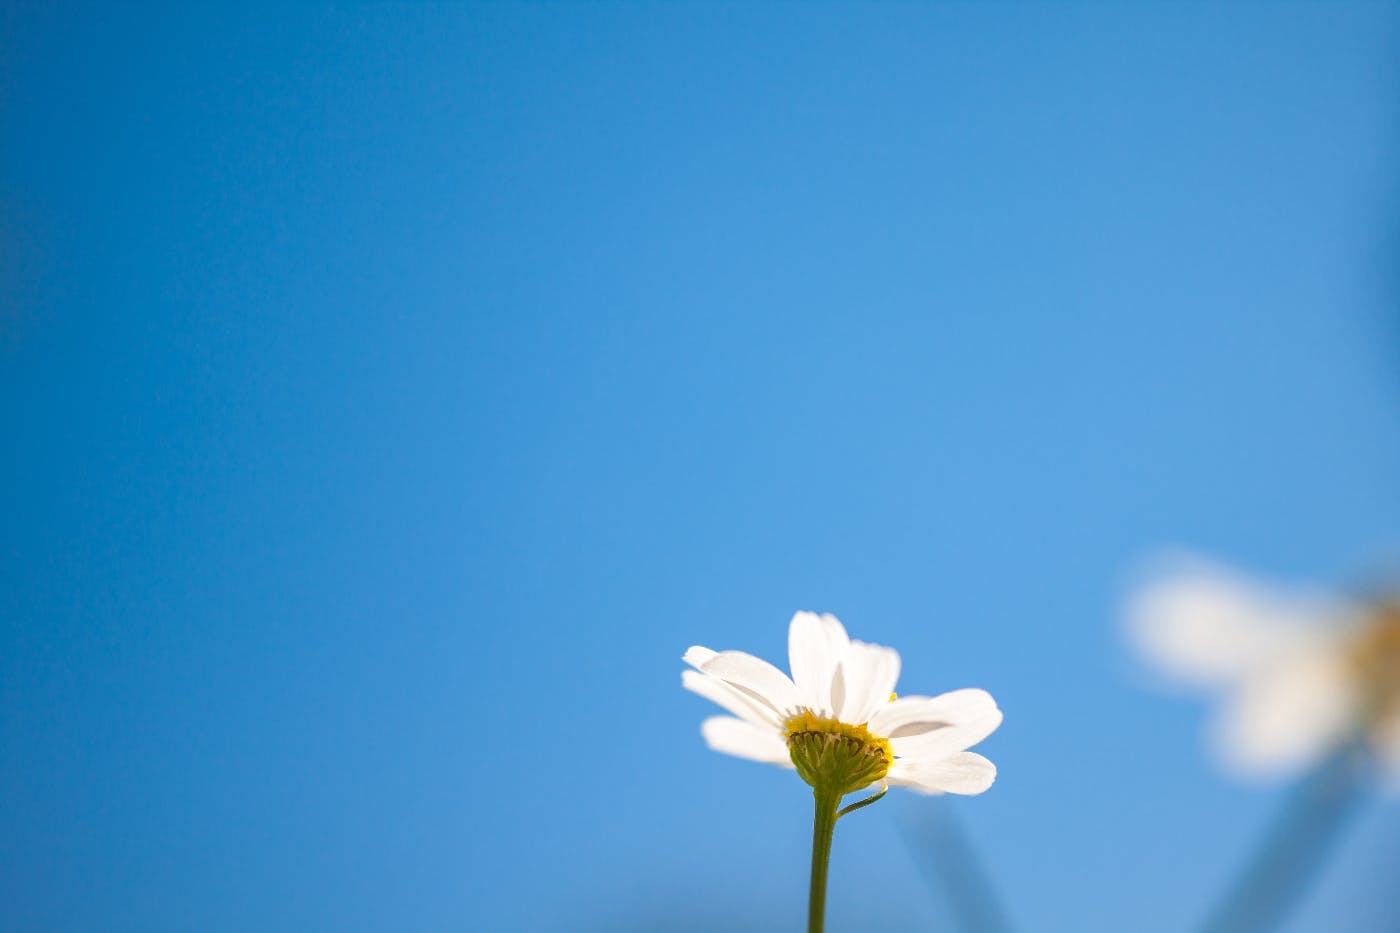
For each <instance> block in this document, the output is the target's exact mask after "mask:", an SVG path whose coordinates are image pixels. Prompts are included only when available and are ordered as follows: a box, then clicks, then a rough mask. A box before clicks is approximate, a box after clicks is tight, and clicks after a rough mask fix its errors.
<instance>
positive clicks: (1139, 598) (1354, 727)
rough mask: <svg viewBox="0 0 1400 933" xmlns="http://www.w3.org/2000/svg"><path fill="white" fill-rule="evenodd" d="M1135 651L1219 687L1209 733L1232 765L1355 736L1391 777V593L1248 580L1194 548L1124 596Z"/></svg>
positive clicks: (1399, 640) (1396, 733)
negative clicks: (1381, 596)
mask: <svg viewBox="0 0 1400 933" xmlns="http://www.w3.org/2000/svg"><path fill="white" fill-rule="evenodd" d="M1128 614H1129V622H1130V624H1131V626H1132V630H1133V633H1134V635H1135V636H1136V638H1137V640H1138V642H1139V645H1140V647H1141V648H1142V650H1143V652H1144V654H1146V655H1147V656H1148V657H1149V658H1151V659H1152V660H1153V661H1155V662H1156V663H1157V664H1158V665H1159V666H1160V667H1162V668H1163V669H1164V670H1166V671H1167V672H1169V673H1171V674H1173V675H1175V676H1176V677H1178V678H1179V679H1182V680H1185V681H1187V682H1190V683H1193V684H1195V685H1196V686H1199V687H1202V688H1205V689H1207V690H1211V691H1213V692H1217V693H1220V694H1222V695H1223V698H1224V708H1223V709H1222V711H1221V715H1220V717H1219V719H1218V721H1217V723H1216V730H1215V731H1216V743H1217V745H1218V747H1219V751H1220V753H1221V756H1222V758H1223V759H1224V760H1225V763H1226V764H1227V765H1228V766H1230V767H1231V768H1233V769H1234V770H1237V771H1240V772H1243V773H1247V774H1249V773H1253V774H1267V773H1279V772H1288V771H1293V770H1297V769H1300V768H1302V767H1305V766H1307V765H1310V764H1314V763H1316V762H1317V761H1319V760H1320V759H1322V758H1323V757H1324V756H1325V755H1327V754H1328V753H1329V752H1331V751H1332V750H1334V749H1336V748H1338V747H1340V746H1341V745H1343V744H1345V743H1347V742H1350V741H1355V740H1358V739H1359V740H1362V741H1364V742H1366V743H1367V744H1369V745H1370V747H1371V748H1372V750H1373V751H1374V753H1375V755H1376V757H1377V758H1378V759H1379V760H1380V761H1381V762H1382V763H1384V764H1386V765H1387V766H1388V768H1389V770H1390V771H1392V772H1393V773H1394V774H1395V775H1396V776H1397V777H1400V604H1397V603H1396V602H1395V601H1393V600H1379V601H1362V600H1348V599H1343V598H1340V597H1337V596H1335V595H1331V594H1326V593H1317V592H1304V591H1298V590H1286V589H1283V588H1281V587H1275V586H1269V585H1266V584H1262V583H1258V582H1255V581H1252V580H1249V579H1246V578H1244V577H1243V576H1241V575H1239V574H1236V573H1234V572H1231V571H1228V570H1224V569H1221V568H1219V567H1215V566H1212V565H1209V564H1206V563H1204V562H1201V561H1199V560H1194V559H1192V560H1187V561H1182V562H1179V563H1178V564H1177V565H1175V566H1173V567H1171V568H1168V569H1166V570H1164V572H1161V573H1159V574H1158V575H1157V577H1156V578H1155V579H1154V580H1153V581H1152V582H1150V583H1149V584H1148V585H1146V586H1144V587H1143V588H1142V589H1141V590H1140V591H1139V592H1138V593H1137V594H1136V596H1135V597H1134V598H1133V600H1132V602H1131V604H1130V605H1129V613H1128Z"/></svg>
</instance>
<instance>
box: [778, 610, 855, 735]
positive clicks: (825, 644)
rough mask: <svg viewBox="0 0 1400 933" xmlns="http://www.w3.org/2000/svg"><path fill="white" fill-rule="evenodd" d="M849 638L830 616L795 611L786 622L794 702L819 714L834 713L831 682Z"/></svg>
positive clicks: (832, 714)
mask: <svg viewBox="0 0 1400 933" xmlns="http://www.w3.org/2000/svg"><path fill="white" fill-rule="evenodd" d="M850 643H851V640H850V638H849V637H847V635H846V629H845V627H844V626H842V625H841V622H840V620H839V619H837V618H836V616H834V615H830V614H828V615H821V616H819V615H817V614H816V613H815V612H799V613H797V614H796V615H794V616H793V617H792V622H790V623H789V624H788V666H789V667H791V668H792V682H793V683H794V684H795V685H796V686H797V697H798V702H799V703H800V704H801V705H803V706H805V707H807V708H808V709H810V710H812V711H813V712H814V713H817V714H819V715H822V716H835V715H836V710H835V708H834V706H833V705H832V702H831V683H832V681H833V680H834V679H835V677H836V668H837V666H838V665H839V664H840V663H841V659H842V658H843V657H845V655H846V648H847V646H848V645H849V644H850Z"/></svg>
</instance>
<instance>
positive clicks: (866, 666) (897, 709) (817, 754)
mask: <svg viewBox="0 0 1400 933" xmlns="http://www.w3.org/2000/svg"><path fill="white" fill-rule="evenodd" d="M788 655H789V663H790V664H791V667H792V677H791V678H789V677H788V676H787V675H786V674H784V673H783V672H782V671H780V670H778V668H776V667H774V666H773V665H771V664H769V663H768V662H767V661H763V660H760V659H759V658H756V657H754V656H753V655H751V654H746V653H745V652H742V651H719V652H715V651H711V650H710V649H708V648H701V647H693V648H691V649H690V650H689V651H687V652H686V653H685V657H684V660H685V662H686V663H687V664H689V665H691V666H692V667H694V668H695V670H693V671H685V672H684V673H683V674H682V675H681V682H682V684H683V685H684V686H685V687H686V689H688V690H692V691H694V692H695V693H698V694H700V695H701V696H702V697H705V698H706V699H708V700H712V701H713V702H715V703H717V704H719V705H720V706H722V707H724V709H726V710H728V711H729V712H730V713H733V714H734V715H732V716H716V717H713V718H711V719H707V720H705V722H704V724H703V726H702V727H701V732H702V734H703V735H704V737H705V741H706V742H708V743H709V746H710V747H711V748H713V749H715V750H716V751H720V752H725V753H726V754H730V755H737V756H738V757H740V758H750V759H752V760H754V761H762V762H767V763H769V764H775V765H780V766H782V767H785V768H793V767H795V768H796V769H797V771H798V773H799V774H800V775H801V776H802V778H803V779H804V780H805V781H807V783H809V784H811V785H812V786H813V787H818V786H819V785H820V786H828V787H838V788H840V789H841V791H842V792H843V793H844V792H850V791H853V790H858V789H860V788H862V787H865V786H868V785H870V784H873V783H875V782H876V781H881V780H883V781H885V782H886V783H889V784H896V785H903V786H906V787H910V788H912V789H914V790H916V791H919V792H922V793H927V794H937V793H945V792H947V793H954V794H980V793H981V792H982V791H984V790H986V789H987V788H988V787H990V786H991V785H992V781H993V780H995V778H996V767H995V766H994V765H993V764H992V763H991V762H990V761H988V760H987V759H985V758H983V757H982V756H981V755H978V754H976V753H974V752H969V751H966V749H967V748H969V747H970V746H972V745H975V744H977V743H978V742H980V741H982V740H983V739H984V738H986V737H987V736H988V735H990V734H991V733H992V731H993V730H994V729H996V727H997V726H998V725H999V724H1000V723H1001V718H1002V717H1001V710H999V709H997V705H996V701H994V700H993V699H992V697H991V695H990V694H988V693H987V692H986V691H985V690H955V691H953V692H952V693H945V694H942V695H941V696H936V697H924V696H906V697H899V698H896V697H895V695H894V688H895V682H896V680H897V679H898V678H899V654H898V652H896V651H895V650H894V649H892V648H886V647H883V646H881V645H872V644H867V643H865V642H860V641H852V640H851V639H850V638H849V637H847V635H846V630H845V628H843V627H842V625H841V623H840V622H839V621H838V620H837V619H836V617H835V616H831V615H822V616H818V615H816V614H815V613H811V612H799V613H797V614H796V615H794V616H793V617H792V623H791V625H790V626H789V629H788Z"/></svg>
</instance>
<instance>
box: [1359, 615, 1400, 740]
mask: <svg viewBox="0 0 1400 933" xmlns="http://www.w3.org/2000/svg"><path fill="white" fill-rule="evenodd" d="M1351 663H1352V667H1353V669H1354V670H1355V671H1356V673H1357V676H1358V680H1359V682H1360V684H1361V690H1362V695H1363V696H1364V698H1365V703H1366V709H1367V713H1368V715H1370V716H1371V717H1372V718H1373V720H1376V719H1382V718H1385V717H1388V716H1391V715H1400V602H1389V603H1385V604H1383V605H1381V606H1380V607H1379V608H1377V609H1376V611H1375V616H1374V617H1373V619H1372V621H1371V623H1370V624H1369V625H1367V626H1366V627H1365V628H1363V629H1361V630H1360V631H1359V632H1358V633H1357V636H1356V638H1355V640H1354V641H1353V642H1352V644H1351Z"/></svg>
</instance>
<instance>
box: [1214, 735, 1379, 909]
mask: <svg viewBox="0 0 1400 933" xmlns="http://www.w3.org/2000/svg"><path fill="white" fill-rule="evenodd" d="M1364 766H1365V755H1364V750H1363V749H1361V748H1360V747H1358V746H1354V745H1353V746H1347V747H1344V748H1341V749H1339V750H1338V751H1337V752H1335V753H1334V754H1333V755H1332V756H1331V757H1330V758H1328V759H1326V760H1325V761H1323V762H1322V763H1321V764H1319V765H1318V766H1317V768H1316V769H1315V770H1314V771H1313V772H1312V773H1311V774H1309V775H1308V776H1307V777H1305V778H1304V779H1303V780H1302V782H1301V783H1300V784H1299V785H1298V787H1297V788H1296V790H1295V791H1294V793H1293V795H1292V798H1291V799H1290V800H1289V801H1288V804H1287V805H1286V806H1285V807H1284V809H1283V812H1282V813H1280V814H1279V817H1278V820H1277V822H1276V823H1275V824H1274V825H1273V827H1272V828H1271V829H1270V831H1269V833H1268V834H1267V836H1266V837H1265V839H1264V843H1263V845H1262V846H1260V848H1259V850H1258V851H1257V853H1256V854H1255V856H1254V859H1253V861H1252V862H1251V863H1250V865H1249V866H1248V868H1246V869H1245V871H1244V872H1243V873H1242V874H1241V875H1240V876H1239V878H1237V879H1236V881H1235V884H1234V887H1232V888H1231V889H1230V891H1229V892H1227V894H1226V895H1225V897H1224V899H1223V900H1222V901H1221V903H1220V904H1219V905H1218V906H1217V907H1216V910H1215V913H1214V914H1213V915H1212V916H1211V917H1210V919H1209V920H1207V922H1206V924H1205V927H1204V930H1205V931H1206V933H1264V931H1267V930H1273V929H1276V928H1277V927H1278V925H1279V924H1280V923H1281V922H1282V920H1283V918H1284V917H1285V916H1286V915H1287V913H1288V910H1289V908H1291V907H1293V906H1294V904H1295V903H1296V902H1297V901H1298V900H1299V899H1300V898H1301V896H1302V894H1303V892H1304V891H1306V890H1307V887H1308V883H1309V882H1310V881H1312V880H1313V878H1314V877H1315V876H1316V875H1317V873H1318V870H1319V869H1320V868H1321V867H1322V863H1323V861H1324V860H1325V858H1326V856H1327V855H1328V853H1329V849H1330V848H1331V846H1332V844H1334V843H1335V842H1336V841H1337V837H1338V836H1339V835H1340V833H1341V830H1342V828H1343V824H1344V823H1345V822H1346V818H1347V817H1348V816H1350V815H1351V814H1352V812H1353V811H1354V810H1355V809H1356V806H1357V804H1358V803H1359V802H1360V801H1361V798H1362V791H1363V789H1364V784H1365V781H1364V778H1365V773H1364Z"/></svg>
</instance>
